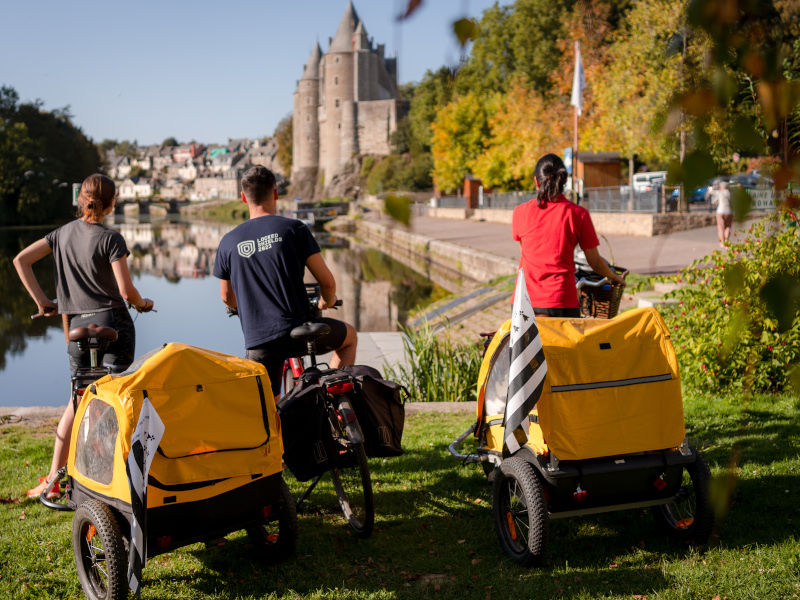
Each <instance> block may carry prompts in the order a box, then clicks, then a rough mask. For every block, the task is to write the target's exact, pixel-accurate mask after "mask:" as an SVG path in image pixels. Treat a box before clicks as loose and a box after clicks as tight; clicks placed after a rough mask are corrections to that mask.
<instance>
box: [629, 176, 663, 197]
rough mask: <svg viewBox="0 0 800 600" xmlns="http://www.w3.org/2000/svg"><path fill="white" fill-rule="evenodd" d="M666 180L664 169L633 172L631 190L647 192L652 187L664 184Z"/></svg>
mask: <svg viewBox="0 0 800 600" xmlns="http://www.w3.org/2000/svg"><path fill="white" fill-rule="evenodd" d="M666 180H667V172H666V171H646V172H644V173H634V175H633V191H634V192H649V191H650V190H652V189H655V188H658V187H660V186H662V185H664V182H665V181H666Z"/></svg>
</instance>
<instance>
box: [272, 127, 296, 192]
mask: <svg viewBox="0 0 800 600" xmlns="http://www.w3.org/2000/svg"><path fill="white" fill-rule="evenodd" d="M292 135H293V133H292V115H287V116H285V117H284V118H283V119H281V120H280V121H279V122H278V125H277V126H276V127H275V132H274V133H273V134H272V137H273V138H275V142H276V143H277V144H278V164H279V165H280V166H281V169H283V172H284V175H286V176H287V177H288V176H289V174H290V173H291V172H292Z"/></svg>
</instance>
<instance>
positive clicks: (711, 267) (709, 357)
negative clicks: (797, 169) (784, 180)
mask: <svg viewBox="0 0 800 600" xmlns="http://www.w3.org/2000/svg"><path fill="white" fill-rule="evenodd" d="M798 256H800V226H798V217H797V215H795V214H794V213H793V212H791V211H782V212H780V213H777V214H776V215H773V216H771V217H767V218H765V219H762V220H761V221H759V222H757V223H756V224H754V225H753V226H752V227H751V228H750V230H749V231H748V232H747V235H746V238H745V240H744V241H743V242H742V243H737V244H731V245H730V246H729V247H728V248H727V249H726V250H725V251H723V252H720V251H716V252H714V253H713V254H712V255H711V256H707V257H705V258H703V259H701V260H698V261H695V262H694V263H693V264H692V265H690V266H689V267H687V268H686V269H684V270H683V271H682V272H681V273H680V275H678V276H677V277H674V278H672V279H673V280H676V281H678V282H679V283H683V284H685V286H684V287H681V288H679V289H677V290H675V291H674V292H670V293H669V294H668V295H667V297H674V298H675V299H676V300H677V301H678V303H677V304H673V305H672V306H670V305H666V306H665V307H664V309H663V313H664V318H665V321H666V323H667V325H668V326H669V329H670V332H671V333H672V337H673V343H674V345H675V350H676V351H677V354H678V361H679V363H680V366H681V377H682V378H683V381H684V382H686V383H688V384H689V385H691V386H694V387H696V388H702V389H705V390H713V391H720V390H723V389H726V388H727V389H731V390H750V391H779V390H781V389H783V388H784V387H786V385H787V383H789V380H790V378H791V376H792V375H791V373H792V370H793V368H795V367H796V365H797V364H798V359H800V318H798V317H800V312H799V310H798V308H799V307H800V260H798ZM795 372H798V371H795Z"/></svg>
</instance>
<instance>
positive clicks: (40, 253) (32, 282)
mask: <svg viewBox="0 0 800 600" xmlns="http://www.w3.org/2000/svg"><path fill="white" fill-rule="evenodd" d="M51 252H52V249H51V248H50V245H49V244H48V243H47V240H45V239H44V238H42V239H40V240H37V241H35V242H33V243H32V244H31V245H30V246H28V247H27V248H25V249H24V250H22V252H20V253H19V254H17V255H16V256H15V257H14V268H15V269H16V270H17V275H19V278H20V280H22V284H23V285H24V286H25V289H26V290H28V293H29V294H30V295H31V298H33V301H34V302H36V306H37V307H38V308H39V312H38V313H37V314H36V315H34V316H37V317H41V316H52V315H55V314H56V311H57V310H58V305H57V304H56V303H55V302H53V301H52V300H50V298H48V297H47V295H46V294H45V293H44V290H43V289H42V286H40V285H39V281H38V280H37V279H36V275H35V274H34V273H33V263H35V262H36V261H38V260H41V259H42V258H44V257H45V256H47V255H48V254H50V253H51Z"/></svg>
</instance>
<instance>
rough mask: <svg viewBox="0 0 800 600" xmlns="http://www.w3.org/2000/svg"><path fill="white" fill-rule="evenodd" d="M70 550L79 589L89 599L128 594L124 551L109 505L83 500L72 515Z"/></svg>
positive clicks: (105, 599) (113, 599)
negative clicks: (76, 572) (73, 559)
mask: <svg viewBox="0 0 800 600" xmlns="http://www.w3.org/2000/svg"><path fill="white" fill-rule="evenodd" d="M72 550H73V552H74V554H75V567H76V568H77V569H78V579H79V580H80V582H81V587H83V592H84V593H85V594H86V597H87V598H89V600H117V599H122V598H127V596H128V581H127V577H128V555H127V553H126V552H125V544H124V543H123V538H122V533H121V532H120V528H119V523H118V522H117V519H116V518H115V517H114V513H112V512H111V509H110V508H109V507H108V506H107V505H105V504H103V503H102V502H100V501H98V500H87V501H86V502H84V503H83V504H81V505H80V506H79V507H78V509H77V510H76V511H75V515H74V517H73V519H72Z"/></svg>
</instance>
